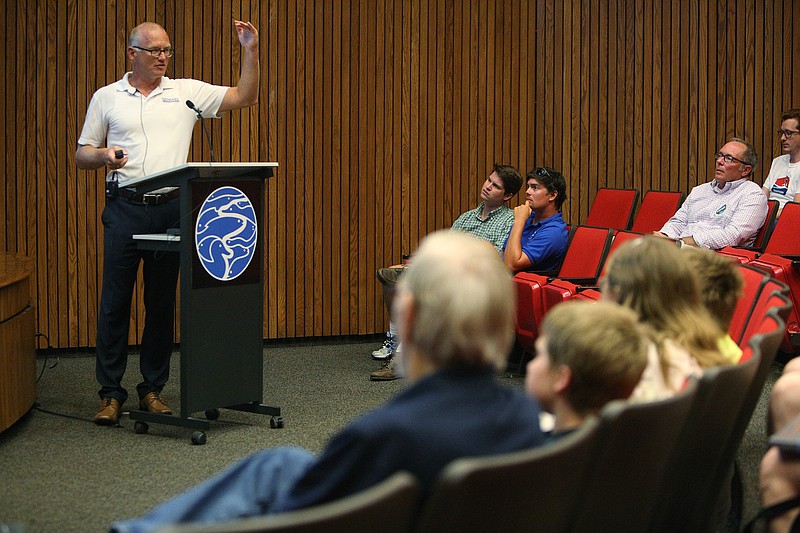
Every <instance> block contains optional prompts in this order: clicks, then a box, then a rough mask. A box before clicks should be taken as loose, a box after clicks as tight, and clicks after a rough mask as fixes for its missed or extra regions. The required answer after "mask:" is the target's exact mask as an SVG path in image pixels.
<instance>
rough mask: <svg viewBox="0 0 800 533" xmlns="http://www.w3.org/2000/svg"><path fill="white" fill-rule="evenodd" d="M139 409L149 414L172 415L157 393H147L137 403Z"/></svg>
mask: <svg viewBox="0 0 800 533" xmlns="http://www.w3.org/2000/svg"><path fill="white" fill-rule="evenodd" d="M139 409H141V410H142V411H149V412H151V413H160V414H162V415H171V414H172V409H170V408H169V407H168V406H167V404H165V403H164V400H162V399H161V395H160V394H158V393H157V392H148V393H147V394H146V395H145V396H144V398H142V399H141V400H140V401H139Z"/></svg>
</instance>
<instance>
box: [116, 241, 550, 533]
mask: <svg viewBox="0 0 800 533" xmlns="http://www.w3.org/2000/svg"><path fill="white" fill-rule="evenodd" d="M513 302H514V293H513V289H512V282H511V279H510V278H509V275H508V271H507V270H506V268H505V267H504V266H503V262H502V260H501V259H500V257H499V255H498V254H497V251H496V250H495V249H494V248H493V247H492V246H491V245H489V244H488V243H486V242H485V241H481V240H479V239H477V238H475V237H472V236H470V235H467V234H464V233H460V232H437V233H434V234H432V235H430V236H428V237H427V238H425V240H423V242H422V244H421V245H420V247H419V250H418V251H417V253H416V255H415V259H414V264H413V266H412V267H410V268H408V269H407V272H406V273H405V274H404V275H403V277H402V278H401V280H400V282H399V284H398V290H397V293H396V294H395V298H394V303H393V315H394V319H395V320H396V321H397V324H398V326H399V333H400V338H401V340H402V342H403V347H404V349H403V353H402V361H401V362H400V367H401V369H402V371H403V372H404V373H405V376H406V378H407V379H408V382H409V387H408V388H406V389H405V390H404V391H403V392H401V393H400V394H399V395H398V396H397V397H395V398H394V399H393V400H391V401H389V402H388V403H386V404H385V405H383V406H381V407H378V408H376V409H374V410H372V411H370V412H368V413H366V414H365V415H363V416H361V417H360V418H358V419H357V420H355V421H354V422H352V423H351V424H349V425H348V426H347V427H345V428H344V429H342V430H341V431H340V432H339V433H338V434H336V435H334V436H333V438H332V439H331V440H330V441H329V443H328V445H327V446H326V448H325V449H324V450H323V451H322V453H321V455H320V456H319V457H316V456H314V455H313V454H311V453H310V452H308V451H306V450H303V449H300V448H289V447H283V448H274V449H269V450H263V451H261V452H258V453H256V454H254V455H251V456H249V457H247V458H245V459H244V460H242V461H240V462H239V463H237V464H235V465H233V466H232V467H230V468H228V469H227V470H224V471H222V472H221V473H219V474H217V475H216V476H215V477H213V478H211V479H209V480H207V481H205V482H203V483H201V484H200V485H198V486H196V487H194V488H192V489H190V490H188V491H187V492H185V493H183V494H180V495H178V496H176V497H174V498H172V499H171V500H169V501H167V502H166V503H163V504H161V505H160V506H158V507H156V508H155V509H153V510H152V511H151V512H149V513H148V514H146V515H144V516H142V517H140V518H137V519H133V520H127V521H122V522H117V523H116V524H114V525H113V526H112V530H113V531H119V532H129V531H131V532H134V531H135V532H141V531H154V530H157V529H158V528H160V527H163V526H164V525H166V524H170V523H182V522H195V523H209V522H220V521H226V520H233V519H238V518H243V517H248V516H257V515H264V514H271V513H279V512H282V511H289V510H294V509H302V508H305V507H309V506H312V505H316V504H321V503H325V502H329V501H332V500H336V499H339V498H342V497H344V496H348V495H350V494H353V493H355V492H358V491H360V490H363V489H366V488H368V487H371V486H373V485H375V484H377V483H379V482H381V481H383V480H384V479H386V478H388V477H389V476H391V475H392V474H394V473H395V472H398V471H401V470H405V471H408V472H410V473H412V474H413V475H414V476H415V477H417V478H418V479H419V481H420V482H421V485H422V487H423V489H424V490H428V489H430V488H431V486H432V485H433V483H434V481H435V480H436V478H437V476H438V475H439V472H440V471H441V470H442V468H443V467H444V466H445V465H447V464H448V463H449V462H451V461H453V460H454V459H457V458H459V457H467V456H481V455H493V454H500V453H506V452H511V451H516V450H522V449H526V448H532V447H535V446H539V445H541V444H543V442H544V437H543V435H542V433H541V432H540V430H539V425H538V420H539V406H538V404H537V403H536V402H535V401H534V400H532V399H530V398H528V397H527V396H525V395H524V394H523V393H522V392H521V391H518V390H514V389H511V388H508V387H506V386H504V385H502V384H500V383H498V382H497V381H496V380H495V377H494V372H495V371H496V370H498V369H501V368H503V367H504V365H505V361H506V355H507V354H508V351H509V349H510V348H511V344H512V340H513V335H514V303H513ZM376 528H379V525H377V524H376Z"/></svg>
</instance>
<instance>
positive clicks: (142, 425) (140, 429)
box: [133, 420, 150, 435]
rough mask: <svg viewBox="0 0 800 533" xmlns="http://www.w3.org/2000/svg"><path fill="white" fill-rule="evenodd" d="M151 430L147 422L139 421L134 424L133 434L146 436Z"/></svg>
mask: <svg viewBox="0 0 800 533" xmlns="http://www.w3.org/2000/svg"><path fill="white" fill-rule="evenodd" d="M149 430H150V426H148V425H147V422H140V421H138V420H137V421H136V422H135V423H134V424H133V432H134V433H136V434H138V435H144V434H145V433H147V432H148V431H149Z"/></svg>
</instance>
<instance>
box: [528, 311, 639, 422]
mask: <svg viewBox="0 0 800 533" xmlns="http://www.w3.org/2000/svg"><path fill="white" fill-rule="evenodd" d="M542 334H543V335H544V336H545V337H546V338H547V352H548V353H549V355H550V365H551V367H552V368H555V367H557V366H559V365H564V366H567V367H568V368H569V369H570V371H571V374H572V383H571V386H570V387H569V389H568V390H567V392H566V394H565V399H566V400H567V402H569V404H570V406H571V407H572V408H573V409H574V410H575V411H577V412H578V413H581V414H591V413H596V412H597V411H599V410H600V409H602V408H603V406H604V405H605V404H607V403H608V402H610V401H612V400H618V399H627V398H628V397H629V396H630V395H631V393H632V392H633V389H634V388H636V385H637V384H638V383H639V380H640V379H641V377H642V373H643V372H644V369H645V366H646V365H647V347H648V344H649V342H650V339H649V337H648V336H647V335H646V333H645V329H644V326H642V325H640V324H639V318H638V316H637V315H636V313H634V312H633V311H632V310H630V309H627V308H625V307H622V306H620V305H617V304H615V303H611V302H597V303H589V302H580V301H572V302H566V303H563V304H559V305H557V306H556V307H554V308H553V309H552V310H550V311H549V312H548V313H547V315H546V316H545V319H544V321H543V322H542Z"/></svg>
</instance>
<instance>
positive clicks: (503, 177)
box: [369, 164, 522, 381]
mask: <svg viewBox="0 0 800 533" xmlns="http://www.w3.org/2000/svg"><path fill="white" fill-rule="evenodd" d="M520 187H522V176H521V175H520V173H519V171H518V170H517V169H516V168H514V167H512V166H509V165H498V164H495V165H494V170H493V171H492V173H491V174H489V177H487V178H486V181H484V182H483V186H482V187H481V193H480V194H481V203H479V204H478V207H476V208H475V209H472V210H470V211H466V212H464V213H462V214H461V215H460V216H459V217H458V218H457V219H456V221H455V222H453V225H452V226H451V228H450V229H451V230H453V231H462V232H464V233H469V234H471V235H474V236H475V237H478V238H480V239H484V240H486V241H488V242H489V243H491V244H492V246H494V247H495V248H496V249H497V251H498V252H499V251H500V250H502V246H503V243H504V242H505V240H506V238H508V232H509V231H510V230H511V224H512V223H513V222H514V212H513V211H512V210H511V208H510V207H508V206H507V205H506V203H507V202H508V201H509V200H510V199H511V198H512V197H513V196H514V195H515V194H517V193H518V192H519V189H520ZM405 266H406V264H401V265H394V266H391V267H388V268H381V269H378V271H377V272H376V273H375V275H376V276H377V278H378V281H380V283H381V286H382V287H383V302H384V304H385V305H386V310H387V311H388V312H389V314H390V315H391V312H392V297H393V296H394V291H395V287H396V285H397V280H399V279H400V276H401V275H402V273H403V269H404V268H405ZM398 345H399V343H398V338H397V325H396V324H394V323H393V322H392V321H391V320H390V321H389V330H388V331H387V332H386V339H385V340H384V341H383V345H382V346H381V347H380V348H378V349H377V350H375V351H374V352H372V358H373V359H375V360H376V361H383V364H382V365H381V368H380V369H379V370H376V371H375V372H372V373H371V374H370V376H369V378H370V380H372V381H391V380H394V379H398V378H399V377H400V374H399V373H398V372H397V371H396V368H395V364H394V363H392V358H393V357H394V355H395V352H397V351H398Z"/></svg>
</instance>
